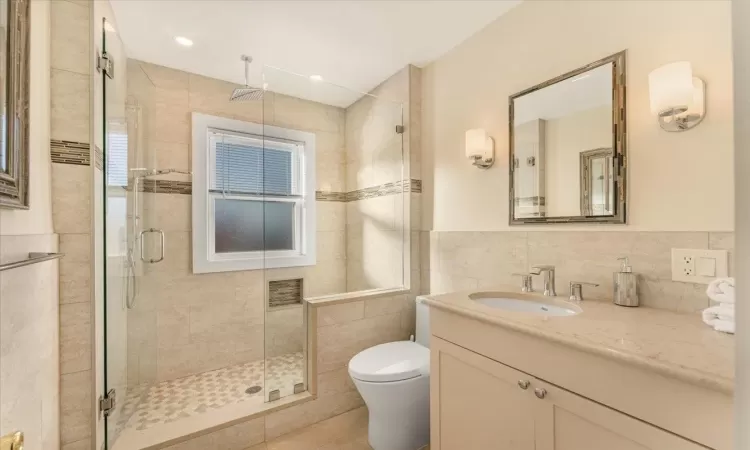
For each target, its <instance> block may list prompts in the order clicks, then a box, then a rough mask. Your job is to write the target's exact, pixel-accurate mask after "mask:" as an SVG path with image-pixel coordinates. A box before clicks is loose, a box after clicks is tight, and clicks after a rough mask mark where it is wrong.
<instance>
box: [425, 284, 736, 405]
mask: <svg viewBox="0 0 750 450" xmlns="http://www.w3.org/2000/svg"><path fill="white" fill-rule="evenodd" d="M473 292H477V291H464V292H456V293H450V294H442V295H431V296H427V297H426V300H425V302H426V303H427V304H429V305H430V306H432V307H435V308H439V309H444V310H448V311H453V312H456V313H458V314H462V315H465V316H469V317H471V318H474V319H477V320H481V321H483V322H487V323H491V324H495V325H497V326H501V327H504V328H507V329H511V330H514V331H518V332H521V333H526V334H529V335H533V336H536V337H540V338H543V339H548V340H551V341H554V342H558V343H561V344H565V345H569V346H571V347H575V348H577V349H580V350H583V351H587V352H590V353H594V354H597V355H600V356H604V357H607V358H611V359H616V360H620V361H623V362H626V363H629V364H634V365H638V366H641V367H643V368H645V369H649V370H653V371H656V372H659V373H661V374H663V375H666V376H669V377H676V378H679V379H682V380H684V381H687V382H689V383H693V384H696V385H700V386H703V387H706V388H709V389H713V390H718V391H721V392H725V393H728V394H731V393H733V391H734V336H733V335H729V334H726V333H721V332H718V331H714V330H713V329H712V328H710V327H709V326H707V325H705V324H704V323H703V322H702V320H701V316H700V314H698V313H693V314H685V313H675V312H670V311H665V310H659V309H653V308H646V307H638V308H626V307H621V306H616V305H614V304H613V303H609V302H598V301H583V302H581V303H579V304H578V305H577V306H579V307H580V308H581V309H582V310H583V312H581V313H580V314H578V315H575V316H567V317H544V316H540V315H535V314H531V313H522V312H512V311H504V310H500V309H495V308H490V307H488V306H485V305H482V304H480V303H476V302H475V301H473V300H471V299H469V294H471V293H473ZM482 292H503V293H508V294H510V295H509V297H513V298H519V299H523V298H541V299H542V300H551V299H550V298H549V297H541V296H540V295H539V294H521V293H516V292H514V291H513V290H509V289H484V290H482ZM566 300H567V298H565V297H556V298H554V301H553V303H558V302H564V301H566Z"/></svg>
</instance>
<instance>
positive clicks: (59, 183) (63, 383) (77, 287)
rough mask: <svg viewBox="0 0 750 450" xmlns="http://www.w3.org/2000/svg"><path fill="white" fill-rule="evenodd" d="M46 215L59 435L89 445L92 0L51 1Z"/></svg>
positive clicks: (66, 442)
mask: <svg viewBox="0 0 750 450" xmlns="http://www.w3.org/2000/svg"><path fill="white" fill-rule="evenodd" d="M50 4H51V11H50V16H51V17H50V21H51V30H50V45H51V48H50V53H51V71H50V84H51V85H50V96H51V99H50V103H51V116H50V138H51V140H52V142H51V148H52V219H53V226H54V231H55V232H56V233H58V234H59V237H60V245H59V248H60V252H62V253H64V254H65V257H64V258H62V259H61V260H60V276H59V286H60V292H59V299H60V397H61V398H60V428H61V429H60V437H61V444H62V449H63V450H73V449H75V450H78V449H90V448H91V447H92V442H91V436H92V423H93V414H94V412H93V410H92V405H93V401H92V397H93V395H92V391H93V387H92V380H93V373H92V370H93V368H92V348H93V342H92V335H93V333H92V328H91V327H92V322H93V320H92V317H93V313H92V305H93V302H92V301H91V293H92V285H91V274H92V259H91V254H92V250H91V246H92V235H91V220H92V215H91V214H92V213H91V203H92V184H91V183H92V176H93V171H94V169H93V166H92V161H95V160H96V158H95V157H92V152H91V151H90V143H91V138H90V122H89V120H90V113H89V109H90V90H91V81H92V79H91V68H90V67H91V66H90V61H91V48H90V33H91V28H90V26H91V23H90V14H91V3H90V2H85V1H83V2H80V1H67V0H57V1H53V2H50Z"/></svg>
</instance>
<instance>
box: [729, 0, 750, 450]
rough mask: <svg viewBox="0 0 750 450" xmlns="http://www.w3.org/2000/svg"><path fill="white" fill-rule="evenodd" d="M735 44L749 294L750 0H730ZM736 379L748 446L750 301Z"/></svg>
mask: <svg viewBox="0 0 750 450" xmlns="http://www.w3.org/2000/svg"><path fill="white" fill-rule="evenodd" d="M732 19H733V23H732V25H733V26H732V30H733V38H734V39H733V44H734V75H735V82H734V98H735V100H734V107H735V110H734V111H735V118H734V120H735V122H734V123H735V128H734V133H735V134H734V138H735V144H736V146H737V151H736V152H735V159H734V163H735V166H734V173H735V176H736V177H735V179H736V180H737V181H736V184H735V189H736V208H737V210H736V211H737V217H736V230H737V257H736V262H737V280H738V285H737V290H738V291H737V296H738V298H747V296H748V294H750V284H749V283H748V282H747V280H749V279H750V205H748V203H747V200H746V199H747V198H748V193H750V177H748V176H747V174H748V173H750V151H748V150H750V83H749V81H750V2H748V1H746V0H734V1H733V2H732ZM736 340H737V353H736V365H737V371H736V375H735V378H736V380H737V383H736V387H735V409H734V411H735V415H734V433H735V436H734V445H735V448H736V449H743V448H750V427H747V426H746V424H747V423H750V383H748V380H750V303H748V302H738V303H737V336H736Z"/></svg>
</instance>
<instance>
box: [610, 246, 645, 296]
mask: <svg viewBox="0 0 750 450" xmlns="http://www.w3.org/2000/svg"><path fill="white" fill-rule="evenodd" d="M617 260H618V261H622V265H621V266H620V271H619V272H615V274H614V277H613V281H614V283H613V284H614V294H613V296H612V298H613V300H614V302H615V305H620V306H631V307H634V306H638V305H639V301H638V277H637V276H636V274H634V273H633V268H632V267H630V262H629V261H628V258H627V257H622V258H617Z"/></svg>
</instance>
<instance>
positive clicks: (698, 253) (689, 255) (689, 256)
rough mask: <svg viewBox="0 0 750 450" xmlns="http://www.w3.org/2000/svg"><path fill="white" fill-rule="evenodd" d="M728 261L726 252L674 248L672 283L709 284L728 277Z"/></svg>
mask: <svg viewBox="0 0 750 450" xmlns="http://www.w3.org/2000/svg"><path fill="white" fill-rule="evenodd" d="M727 261H728V256H727V251H726V250H706V249H688V248H673V249H672V281H682V282H685V283H699V284H708V283H710V282H711V281H713V280H715V279H716V278H721V277H726V276H727ZM711 273H713V275H710V274H711Z"/></svg>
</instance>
